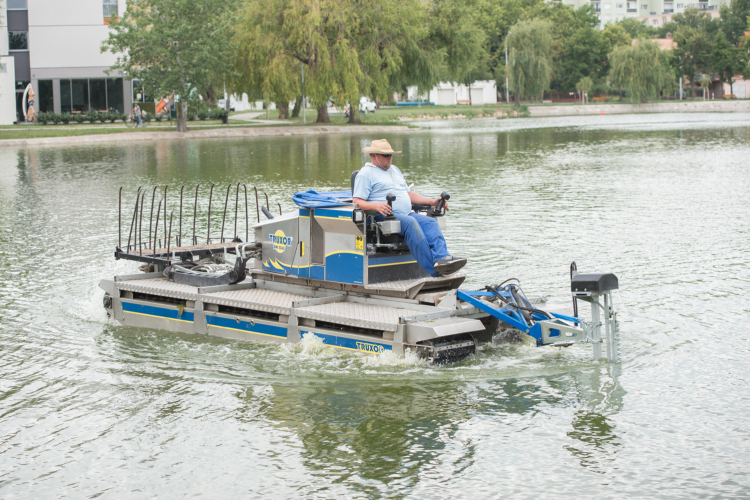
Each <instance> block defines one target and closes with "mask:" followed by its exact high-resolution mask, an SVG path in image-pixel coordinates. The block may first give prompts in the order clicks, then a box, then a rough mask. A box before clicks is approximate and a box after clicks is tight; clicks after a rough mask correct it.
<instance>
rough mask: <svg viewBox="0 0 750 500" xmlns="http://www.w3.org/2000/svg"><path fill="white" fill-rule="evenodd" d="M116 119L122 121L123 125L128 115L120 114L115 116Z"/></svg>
mask: <svg viewBox="0 0 750 500" xmlns="http://www.w3.org/2000/svg"><path fill="white" fill-rule="evenodd" d="M117 119H118V120H122V122H123V123H124V122H125V120H127V119H128V115H127V113H120V114H118V115H117Z"/></svg>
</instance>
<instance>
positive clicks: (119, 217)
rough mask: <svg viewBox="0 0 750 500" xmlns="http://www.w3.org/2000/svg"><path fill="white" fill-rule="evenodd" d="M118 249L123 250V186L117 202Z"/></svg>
mask: <svg viewBox="0 0 750 500" xmlns="http://www.w3.org/2000/svg"><path fill="white" fill-rule="evenodd" d="M117 248H119V249H122V186H120V197H119V198H118V200H117Z"/></svg>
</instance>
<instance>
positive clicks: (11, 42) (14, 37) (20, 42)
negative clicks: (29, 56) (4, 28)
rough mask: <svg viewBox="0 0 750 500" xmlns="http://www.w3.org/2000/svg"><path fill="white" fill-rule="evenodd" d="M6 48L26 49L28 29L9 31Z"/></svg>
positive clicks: (27, 46)
mask: <svg viewBox="0 0 750 500" xmlns="http://www.w3.org/2000/svg"><path fill="white" fill-rule="evenodd" d="M8 48H9V49H10V50H28V49H29V32H28V31H9V32H8Z"/></svg>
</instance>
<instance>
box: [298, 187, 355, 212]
mask: <svg viewBox="0 0 750 500" xmlns="http://www.w3.org/2000/svg"><path fill="white" fill-rule="evenodd" d="M292 199H293V200H294V203H296V204H297V205H298V206H300V207H302V208H323V207H341V206H344V205H351V203H352V202H351V199H352V192H351V191H329V192H327V193H318V192H317V191H312V190H310V191H304V192H300V193H294V198H292ZM344 200H346V201H344Z"/></svg>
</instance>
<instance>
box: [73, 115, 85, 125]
mask: <svg viewBox="0 0 750 500" xmlns="http://www.w3.org/2000/svg"><path fill="white" fill-rule="evenodd" d="M73 121H75V122H76V123H78V124H81V123H83V122H85V121H86V115H84V114H83V113H77V114H75V115H73Z"/></svg>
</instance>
